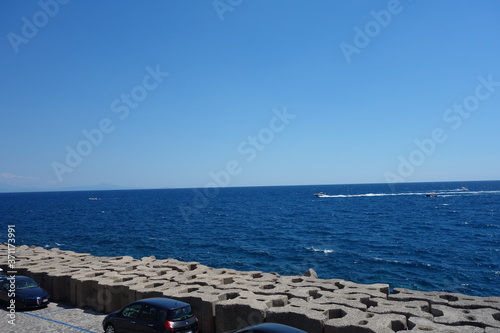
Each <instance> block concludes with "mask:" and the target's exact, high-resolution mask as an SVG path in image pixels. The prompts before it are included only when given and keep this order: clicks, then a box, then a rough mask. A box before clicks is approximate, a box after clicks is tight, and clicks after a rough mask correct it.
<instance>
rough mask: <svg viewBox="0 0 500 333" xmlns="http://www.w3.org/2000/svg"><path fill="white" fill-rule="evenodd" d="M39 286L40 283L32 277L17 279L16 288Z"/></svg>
mask: <svg viewBox="0 0 500 333" xmlns="http://www.w3.org/2000/svg"><path fill="white" fill-rule="evenodd" d="M37 287H38V283H36V282H35V281H33V280H32V279H22V280H18V279H16V290H23V289H31V288H37Z"/></svg>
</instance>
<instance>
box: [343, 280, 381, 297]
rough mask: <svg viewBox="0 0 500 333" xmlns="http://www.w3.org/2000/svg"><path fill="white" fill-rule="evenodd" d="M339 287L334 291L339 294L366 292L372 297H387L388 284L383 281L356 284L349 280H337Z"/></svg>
mask: <svg viewBox="0 0 500 333" xmlns="http://www.w3.org/2000/svg"><path fill="white" fill-rule="evenodd" d="M337 286H338V287H339V289H337V290H335V291H334V292H335V293H339V294H366V295H370V296H372V297H379V298H387V295H388V294H389V285H388V284H385V283H375V284H358V283H354V282H350V281H343V282H338V284H337Z"/></svg>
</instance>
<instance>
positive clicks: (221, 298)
mask: <svg viewBox="0 0 500 333" xmlns="http://www.w3.org/2000/svg"><path fill="white" fill-rule="evenodd" d="M0 248H1V249H2V250H3V251H5V252H4V253H6V251H7V245H6V244H0ZM2 268H4V269H5V270H7V267H6V266H5V265H3V266H2ZM16 270H17V274H18V275H28V276H31V277H32V278H34V279H35V280H37V281H38V282H39V283H40V284H41V285H42V287H44V288H45V289H47V290H48V291H49V292H50V293H51V295H52V299H53V300H54V301H60V302H65V303H68V304H70V305H73V306H77V307H81V308H92V309H93V310H95V311H100V312H105V313H109V312H112V311H115V310H117V309H119V308H121V307H123V306H125V305H126V304H128V303H129V302H131V301H134V300H137V299H141V298H146V297H157V296H165V297H169V298H174V299H178V300H182V301H185V302H188V303H190V304H191V305H192V307H193V310H194V312H195V314H196V316H197V317H198V319H199V321H200V328H201V331H202V333H213V332H217V333H219V332H226V331H230V330H235V329H239V328H243V327H246V326H249V325H255V324H258V323H261V322H266V321H267V322H277V323H283V324H288V325H292V326H295V327H298V328H301V329H303V330H305V331H307V332H310V333H336V332H340V333H342V332H343V333H357V332H360V333H371V332H373V333H394V332H408V331H410V332H447V333H451V332H457V333H459V332H463V333H476V332H477V333H483V332H484V333H493V332H500V297H472V296H467V295H462V294H451V293H443V292H419V291H412V290H407V289H395V290H394V292H393V293H392V294H389V285H387V284H370V285H364V284H357V283H353V282H348V281H344V280H339V279H318V278H317V276H316V274H315V273H314V271H313V270H309V271H307V272H306V273H305V274H304V275H303V276H280V275H278V274H276V273H263V272H258V271H255V272H240V271H236V270H232V269H215V268H210V267H207V266H204V265H201V264H199V263H197V262H181V261H178V260H175V259H165V260H158V259H156V258H155V257H145V258H142V259H140V260H139V259H134V258H132V257H128V256H123V257H95V256H91V255H90V254H84V253H75V252H72V251H62V250H59V249H44V248H41V247H28V246H24V245H23V246H19V247H17V248H16Z"/></svg>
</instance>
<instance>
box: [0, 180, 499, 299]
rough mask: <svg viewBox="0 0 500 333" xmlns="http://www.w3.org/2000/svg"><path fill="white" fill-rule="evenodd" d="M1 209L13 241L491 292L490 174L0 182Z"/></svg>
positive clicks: (494, 288) (495, 241)
mask: <svg viewBox="0 0 500 333" xmlns="http://www.w3.org/2000/svg"><path fill="white" fill-rule="evenodd" d="M318 192H323V193H324V194H325V196H323V197H317V196H315V195H314V194H315V193H318ZM429 194H436V196H435V197H429V196H427V195H429ZM0 214H1V219H2V221H3V225H4V227H3V230H0V242H6V241H7V238H8V233H7V225H15V241H16V245H18V246H19V245H22V244H25V245H30V246H31V245H36V246H42V247H45V248H60V249H62V250H72V251H76V252H81V253H91V254H93V255H96V256H132V257H134V258H142V257H148V256H155V257H156V258H158V259H164V258H176V259H178V260H182V261H188V262H192V261H194V262H199V263H201V264H204V265H207V266H210V267H215V268H232V269H236V270H240V271H264V272H276V273H278V274H280V275H302V274H304V273H305V272H306V271H307V270H308V269H309V268H312V269H314V271H316V273H317V274H318V276H319V277H320V278H323V279H343V280H348V281H353V282H355V283H367V284H370V283H388V284H389V285H390V288H391V290H392V289H393V288H409V289H413V290H422V291H443V292H457V293H464V294H468V295H473V296H500V181H481V182H439V183H404V184H395V185H393V186H389V185H387V184H356V185H313V186H275V187H240V188H236V187H232V188H230V187H226V188H200V189H155V190H113V191H73V192H34V193H33V192H32V193H0ZM5 257H6V255H5Z"/></svg>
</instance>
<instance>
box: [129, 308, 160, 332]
mask: <svg viewBox="0 0 500 333" xmlns="http://www.w3.org/2000/svg"><path fill="white" fill-rule="evenodd" d="M136 325H137V332H141V333H156V332H158V331H160V330H163V329H164V328H165V326H164V323H163V322H162V321H161V320H160V309H159V308H158V307H156V306H154V305H151V304H142V309H141V313H140V315H139V319H138V320H137V322H136Z"/></svg>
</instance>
